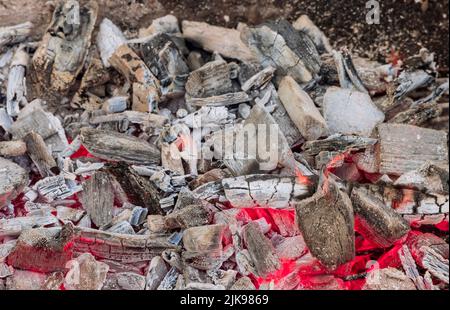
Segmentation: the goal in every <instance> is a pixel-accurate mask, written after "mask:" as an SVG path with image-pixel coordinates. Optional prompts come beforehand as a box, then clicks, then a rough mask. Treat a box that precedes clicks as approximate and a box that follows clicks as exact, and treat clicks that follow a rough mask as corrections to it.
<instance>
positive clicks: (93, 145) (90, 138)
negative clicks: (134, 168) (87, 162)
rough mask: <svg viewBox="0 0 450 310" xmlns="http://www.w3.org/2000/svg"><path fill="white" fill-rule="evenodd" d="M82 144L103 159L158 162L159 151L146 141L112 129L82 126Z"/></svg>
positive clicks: (143, 162) (147, 162) (142, 162)
mask: <svg viewBox="0 0 450 310" xmlns="http://www.w3.org/2000/svg"><path fill="white" fill-rule="evenodd" d="M80 137H81V141H82V143H83V145H84V146H85V147H86V148H87V149H88V150H89V152H90V153H92V154H93V155H94V156H97V157H99V158H102V159H105V160H113V161H114V160H116V161H124V162H127V163H130V164H143V165H145V164H158V163H159V161H160V159H161V154H160V151H159V150H158V149H157V148H156V147H155V146H154V145H151V144H149V143H148V142H146V141H144V140H141V139H138V138H136V137H133V136H128V135H125V134H121V133H117V132H114V131H106V130H98V129H92V128H83V129H82V130H81V134H80Z"/></svg>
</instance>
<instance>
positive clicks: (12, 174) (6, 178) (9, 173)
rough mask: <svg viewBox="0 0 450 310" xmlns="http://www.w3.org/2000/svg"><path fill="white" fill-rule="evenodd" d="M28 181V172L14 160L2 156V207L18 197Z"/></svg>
mask: <svg viewBox="0 0 450 310" xmlns="http://www.w3.org/2000/svg"><path fill="white" fill-rule="evenodd" d="M27 183H28V173H27V172H26V171H25V169H23V168H21V167H20V166H19V165H16V164H15V163H13V162H12V161H9V160H7V159H4V158H3V157H0V209H2V208H3V207H4V206H6V205H7V204H8V203H9V201H10V200H12V199H14V198H16V196H17V195H19V194H20V193H21V192H22V191H23V189H24V187H25V186H26V185H27Z"/></svg>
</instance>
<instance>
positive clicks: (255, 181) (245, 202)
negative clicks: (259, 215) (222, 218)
mask: <svg viewBox="0 0 450 310" xmlns="http://www.w3.org/2000/svg"><path fill="white" fill-rule="evenodd" d="M222 185H223V188H224V192H225V197H226V198H227V200H228V201H229V202H230V203H231V205H232V206H233V207H234V208H274V209H287V208H292V206H293V203H294V202H295V201H296V200H300V199H303V198H306V197H309V196H311V195H312V194H313V190H314V186H313V185H314V182H313V181H310V182H309V183H307V184H303V183H300V182H298V181H297V178H296V177H280V176H274V175H267V174H254V175H246V176H239V177H236V178H227V179H223V180H222Z"/></svg>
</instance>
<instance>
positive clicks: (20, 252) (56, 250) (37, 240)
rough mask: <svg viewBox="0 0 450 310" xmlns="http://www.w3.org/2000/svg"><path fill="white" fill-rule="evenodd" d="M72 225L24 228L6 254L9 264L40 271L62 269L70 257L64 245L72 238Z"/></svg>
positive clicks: (70, 252)
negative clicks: (10, 250)
mask: <svg viewBox="0 0 450 310" xmlns="http://www.w3.org/2000/svg"><path fill="white" fill-rule="evenodd" d="M72 237H73V226H72V225H71V224H69V225H64V226H63V227H62V228H59V227H55V228H33V229H28V230H24V231H23V232H22V233H21V234H20V236H19V239H18V240H17V244H16V246H15V248H14V250H13V251H12V252H11V254H10V255H9V256H8V259H7V262H8V264H9V265H11V266H13V267H15V268H19V269H26V270H35V271H40V272H52V271H63V270H64V268H65V265H66V263H67V262H68V261H69V260H70V259H71V258H72V251H69V250H66V245H67V244H68V243H69V242H70V241H71V240H72Z"/></svg>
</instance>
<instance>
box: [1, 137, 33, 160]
mask: <svg viewBox="0 0 450 310" xmlns="http://www.w3.org/2000/svg"><path fill="white" fill-rule="evenodd" d="M26 151H27V145H26V144H25V142H23V141H21V140H16V141H0V156H12V157H14V156H21V155H23V154H25V153H26Z"/></svg>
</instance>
